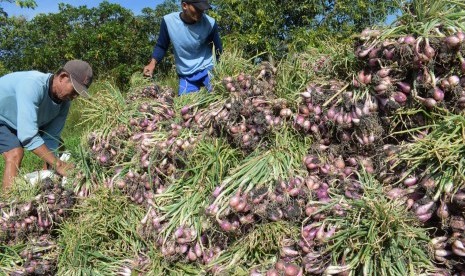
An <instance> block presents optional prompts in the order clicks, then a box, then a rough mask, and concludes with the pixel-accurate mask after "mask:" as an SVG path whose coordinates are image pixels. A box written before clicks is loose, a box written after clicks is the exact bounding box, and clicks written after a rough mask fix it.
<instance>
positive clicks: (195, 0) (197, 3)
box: [183, 0, 212, 11]
mask: <svg viewBox="0 0 465 276" xmlns="http://www.w3.org/2000/svg"><path fill="white" fill-rule="evenodd" d="M183 2H186V3H188V4H192V5H194V7H196V8H197V9H199V10H201V11H206V10H208V9H211V8H212V6H210V4H209V3H208V0H183Z"/></svg>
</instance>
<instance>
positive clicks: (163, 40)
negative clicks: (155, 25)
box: [152, 19, 170, 63]
mask: <svg viewBox="0 0 465 276" xmlns="http://www.w3.org/2000/svg"><path fill="white" fill-rule="evenodd" d="M169 46H170V36H169V34H168V28H167V27H166V22H165V19H162V21H161V24H160V33H159V34H158V40H157V44H156V45H155V47H154V48H153V52H152V57H153V58H154V59H155V60H156V61H157V63H158V62H160V61H161V60H162V59H163V57H164V56H165V54H166V51H167V50H168V47H169Z"/></svg>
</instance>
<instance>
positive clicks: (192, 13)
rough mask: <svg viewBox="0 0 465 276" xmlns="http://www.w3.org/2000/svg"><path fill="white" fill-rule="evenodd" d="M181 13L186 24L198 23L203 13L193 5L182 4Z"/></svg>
mask: <svg viewBox="0 0 465 276" xmlns="http://www.w3.org/2000/svg"><path fill="white" fill-rule="evenodd" d="M183 12H184V14H185V18H184V19H185V20H187V21H188V22H198V21H200V19H201V18H202V15H203V11H201V10H199V9H197V8H196V7H195V6H194V5H192V4H189V3H185V2H183Z"/></svg>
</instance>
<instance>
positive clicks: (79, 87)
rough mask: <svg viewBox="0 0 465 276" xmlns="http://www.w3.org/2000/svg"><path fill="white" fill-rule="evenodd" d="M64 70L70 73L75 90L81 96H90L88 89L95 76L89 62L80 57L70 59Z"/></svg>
mask: <svg viewBox="0 0 465 276" xmlns="http://www.w3.org/2000/svg"><path fill="white" fill-rule="evenodd" d="M63 70H65V71H66V72H68V73H69V75H70V77H71V83H72V84H73V87H74V90H76V92H78V94H79V95H80V96H81V97H84V98H88V97H89V93H87V89H89V86H90V84H91V83H92V78H93V74H92V68H91V67H90V65H89V63H87V62H85V61H82V60H78V59H75V60H70V61H68V62H67V63H66V64H65V66H63Z"/></svg>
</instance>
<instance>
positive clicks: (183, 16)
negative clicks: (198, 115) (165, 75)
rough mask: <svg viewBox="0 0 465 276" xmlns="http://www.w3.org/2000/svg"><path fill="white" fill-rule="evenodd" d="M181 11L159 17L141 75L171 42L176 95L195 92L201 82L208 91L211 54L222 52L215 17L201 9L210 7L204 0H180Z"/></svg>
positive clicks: (160, 56)
mask: <svg viewBox="0 0 465 276" xmlns="http://www.w3.org/2000/svg"><path fill="white" fill-rule="evenodd" d="M181 7H182V12H174V13H171V14H168V15H165V16H164V17H163V20H162V22H161V26H160V33H159V35H158V41H157V44H156V45H155V47H154V50H153V53H152V59H151V61H150V63H149V64H148V65H147V66H145V67H144V75H145V76H150V77H151V76H152V75H153V71H154V70H155V67H156V65H157V64H158V63H159V62H160V61H161V60H162V59H163V57H164V56H165V54H166V51H167V49H168V46H169V44H170V43H172V44H173V50H174V59H175V64H176V72H177V74H178V76H179V95H182V94H186V93H191V92H196V91H199V90H200V87H202V86H205V87H206V88H207V89H208V90H209V91H210V89H211V86H210V75H209V72H210V71H211V70H212V68H213V46H214V49H215V57H216V59H218V58H219V55H220V54H221V53H222V52H223V46H222V43H221V38H220V35H219V33H218V26H217V24H216V21H215V19H213V18H212V17H210V16H208V15H206V14H205V13H204V12H205V11H206V10H208V9H210V8H211V6H210V4H209V3H208V1H207V0H183V1H181Z"/></svg>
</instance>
